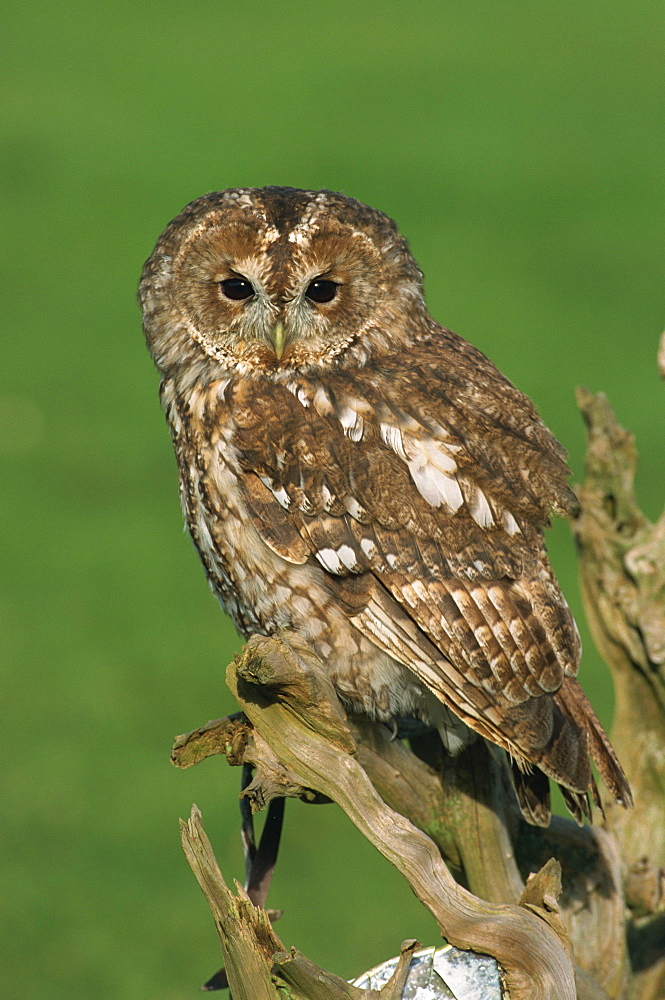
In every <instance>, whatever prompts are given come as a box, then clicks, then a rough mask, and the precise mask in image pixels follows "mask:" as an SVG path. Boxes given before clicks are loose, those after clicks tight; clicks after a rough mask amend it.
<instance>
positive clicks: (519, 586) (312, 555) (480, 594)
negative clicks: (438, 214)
mask: <svg viewBox="0 0 665 1000" xmlns="http://www.w3.org/2000/svg"><path fill="white" fill-rule="evenodd" d="M140 299H141V305H142V308H143V317H144V329H145V333H146V337H147V341H148V346H149V348H150V351H151V354H152V356H153V358H154V360H155V362H156V364H157V367H158V368H159V370H160V373H161V376H162V382H161V396H162V402H163V405H164V408H165V411H166V415H167V418H168V422H169V425H170V428H171V432H172V435H173V441H174V445H175V450H176V455H177V458H178V463H179V469H180V487H181V499H182V505H183V509H184V512H185V516H186V519H187V523H188V526H189V530H190V532H191V535H192V538H193V539H194V542H195V544H196V546H197V548H198V550H199V553H200V556H201V559H202V560H203V563H204V566H205V569H206V572H207V575H208V578H209V580H210V584H211V586H212V588H213V589H214V591H215V592H216V593H217V595H218V597H219V599H220V601H221V603H222V605H223V606H224V608H225V609H226V610H227V611H228V612H229V614H230V615H231V616H232V617H233V619H234V621H235V623H236V625H237V627H238V628H239V630H240V631H241V632H242V633H243V634H244V635H250V634H251V633H253V632H259V633H263V634H270V633H272V632H275V631H277V630H280V629H291V630H293V631H295V632H296V633H297V634H298V635H300V636H301V637H302V638H303V639H304V640H305V641H307V642H308V643H309V644H310V646H311V647H312V648H313V649H314V651H315V652H316V653H317V654H318V655H319V656H320V657H321V659H322V660H323V662H324V663H325V664H326V666H327V668H328V670H329V672H330V674H331V677H332V679H333V683H334V684H335V687H336V689H337V691H338V693H339V696H340V698H341V699H342V700H343V702H344V703H345V705H346V706H347V708H348V709H349V710H352V711H361V712H365V713H367V714H368V715H370V716H372V717H373V718H377V719H379V720H382V721H386V722H389V721H391V720H392V719H394V718H396V717H398V716H406V717H411V718H416V719H421V720H422V721H423V722H424V723H426V724H429V725H433V726H436V727H437V729H438V730H439V732H440V734H441V738H442V740H443V743H444V745H445V746H446V747H447V748H448V750H449V751H450V752H453V753H454V752H457V751H458V750H460V749H461V748H462V747H463V746H464V745H465V744H466V743H468V742H469V740H470V739H471V738H473V735H474V734H480V735H481V736H482V737H484V738H485V739H487V740H489V741H490V743H492V744H494V745H496V746H498V747H501V748H503V749H504V750H505V751H507V753H508V754H509V755H510V760H511V762H512V771H513V777H514V782H515V788H516V792H517V795H518V799H519V802H520V805H521V807H522V810H523V812H524V814H525V816H526V817H527V818H528V819H529V820H530V821H531V822H534V823H538V824H546V823H547V822H548V821H549V789H548V780H547V779H548V778H553V779H554V780H555V781H557V782H558V783H559V784H560V785H561V787H562V790H563V793H564V796H565V798H566V801H567V803H568V805H569V807H570V809H571V811H572V812H573V814H574V815H575V816H576V817H577V818H578V820H581V819H582V817H583V816H585V815H588V814H589V806H588V793H589V791H591V793H592V795H593V796H594V798H595V799H596V801H598V795H597V792H596V789H595V785H594V782H593V777H592V774H591V767H590V760H589V757H590V756H591V757H592V758H593V760H594V762H595V763H596V766H597V767H598V770H599V772H600V774H601V775H602V777H603V779H604V781H605V783H606V784H607V786H608V787H609V789H610V791H611V792H612V794H613V795H614V797H615V798H616V799H617V800H618V801H620V802H623V803H624V804H629V803H630V790H629V788H628V784H627V782H626V779H625V777H624V774H623V772H622V770H621V767H620V765H619V763H618V761H617V759H616V757H615V754H614V752H613V750H612V748H611V746H610V744H609V742H608V740H607V737H606V736H605V733H604V732H603V729H602V728H601V726H600V723H599V722H598V720H597V718H596V716H595V714H594V712H593V709H592V708H591V706H590V705H589V703H588V701H587V699H586V697H585V696H584V693H583V692H582V689H581V688H580V686H579V684H578V683H577V681H576V680H575V675H576V673H577V668H578V662H579V656H580V647H579V638H578V634H577V629H576V627H575V623H574V621H573V619H572V616H571V614H570V611H569V609H568V606H567V604H566V602H565V600H564V598H563V596H562V594H561V592H560V590H559V587H558V585H557V582H556V579H555V577H554V574H553V572H552V569H551V567H550V564H549V562H548V559H547V555H546V552H545V546H544V542H543V528H544V527H545V526H546V524H547V522H548V517H549V515H550V512H551V511H554V512H556V513H558V514H561V515H564V516H565V515H570V514H571V513H574V511H575V508H576V499H575V496H574V494H573V493H572V492H571V490H570V489H569V488H568V486H567V485H566V476H567V469H566V465H565V460H564V459H565V456H564V452H563V449H562V447H561V446H560V445H559V444H558V442H557V441H556V440H555V439H554V438H553V437H552V435H551V434H550V433H549V431H548V430H547V428H546V427H545V426H544V424H543V423H542V422H541V420H540V419H539V417H538V415H537V413H536V410H535V408H534V407H533V405H532V404H531V402H530V401H529V400H528V399H527V397H526V396H524V395H523V394H522V393H521V392H519V391H518V390H517V389H515V387H514V386H513V385H512V384H511V383H510V382H509V381H508V380H507V379H506V378H504V376H503V375H501V374H500V372H499V371H498V370H497V369H496V368H495V367H494V366H493V365H492V364H491V362H490V361H488V360H487V358H486V357H485V356H484V355H483V354H481V353H480V352H479V351H477V350H476V349H475V348H474V347H472V346H471V345H470V344H468V343H466V341H464V340H462V339H461V338H460V337H458V336H457V335H456V334H454V333H451V332H450V330H446V329H444V328H443V327H441V326H439V325H438V324H437V323H435V322H434V320H433V319H432V318H431V317H430V315H429V313H428V312H427V309H426V306H425V303H424V300H423V294H422V275H421V273H420V271H419V269H418V267H417V265H416V263H415V261H414V260H413V258H412V257H411V255H410V253H409V250H408V247H407V244H406V242H405V241H404V239H403V238H402V237H401V236H400V235H399V233H398V231H397V229H396V227H395V224H394V223H393V222H392V221H391V220H390V219H389V218H388V217H387V216H385V215H383V214H382V213H380V212H377V211H375V210H373V209H371V208H368V207H367V206H365V205H361V204H360V203H359V202H357V201H354V200H353V199H351V198H346V197H344V196H342V195H339V194H334V193H332V192H329V191H318V192H314V191H300V190H295V189H292V188H261V189H234V190H229V191H224V192H221V193H215V194H209V195H206V196H204V197H203V198H199V199H198V200H197V201H194V202H192V203H191V204H190V205H188V206H187V207H186V208H185V209H184V211H183V212H182V213H181V214H180V215H179V216H178V217H177V218H176V219H175V220H174V221H173V222H172V223H171V224H170V225H169V226H168V228H167V229H166V231H165V232H164V234H163V235H162V237H161V238H160V240H159V242H158V243H157V246H156V248H155V250H154V252H153V254H152V256H151V257H150V259H149V260H148V261H147V263H146V265H145V267H144V270H143V276H142V279H141V286H140Z"/></svg>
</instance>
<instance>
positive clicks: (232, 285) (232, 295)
mask: <svg viewBox="0 0 665 1000" xmlns="http://www.w3.org/2000/svg"><path fill="white" fill-rule="evenodd" d="M219 287H220V288H221V289H222V292H223V294H224V295H225V296H226V297H227V299H248V298H250V297H251V296H252V295H253V294H254V286H253V285H252V283H251V282H250V281H247V279H246V278H226V280H225V281H220V283H219Z"/></svg>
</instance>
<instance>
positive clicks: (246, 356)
mask: <svg viewBox="0 0 665 1000" xmlns="http://www.w3.org/2000/svg"><path fill="white" fill-rule="evenodd" d="M139 298H140V302H141V307H142V309H143V319H144V329H145V333H146V338H147V341H148V346H149V348H150V352H151V354H152V356H153V358H154V359H155V362H156V364H157V366H158V368H159V369H160V370H161V371H162V373H163V374H167V373H169V372H171V371H173V370H174V369H175V368H177V369H182V366H183V361H188V362H189V363H190V365H191V366H192V373H193V374H194V373H195V377H196V378H201V377H202V376H204V375H206V374H207V376H208V377H216V376H218V375H223V374H224V373H228V372H229V371H241V372H247V373H249V372H252V371H261V372H263V373H265V372H266V371H268V372H270V371H284V370H289V369H290V370H293V369H303V368H312V367H314V368H317V367H326V366H329V365H332V364H335V363H336V360H337V359H338V358H339V357H340V356H342V355H343V354H344V353H345V352H346V351H347V350H349V349H350V348H352V347H353V345H359V346H361V347H362V346H363V345H367V344H369V343H371V342H372V341H376V342H377V343H379V342H381V340H382V339H383V340H385V339H386V338H387V337H388V338H389V339H390V341H391V342H393V343H394V340H395V339H399V336H400V334H401V335H402V336H403V338H407V336H408V331H409V329H413V322H414V315H415V316H421V315H422V317H423V318H424V317H426V312H425V307H424V303H423V298H422V274H421V272H420V270H419V269H418V266H417V265H416V263H415V261H414V260H413V258H412V257H411V254H410V253H409V250H408V246H407V244H406V241H405V240H404V239H403V238H402V237H401V236H400V234H399V233H398V231H397V228H396V226H395V223H394V222H393V221H392V220H391V219H389V218H388V216H386V215H383V214H382V213H381V212H377V211H375V210H374V209H372V208H368V207H367V206H366V205H363V204H361V203H360V202H358V201H355V200H354V199H353V198H346V197H345V196H344V195H341V194H335V193H333V192H331V191H301V190H298V189H295V188H279V187H266V188H233V189H230V190H228V191H222V192H215V193H212V194H207V195H204V196H203V197H202V198H198V199H197V200H196V201H193V202H192V203H191V204H189V205H187V207H186V208H185V209H184V210H183V211H182V212H181V213H180V215H179V216H177V218H175V219H174V220H173V222H171V223H170V225H169V226H168V227H167V229H166V230H165V231H164V233H163V234H162V236H161V237H160V239H159V240H158V242H157V245H156V247H155V249H154V251H153V253H152V255H151V256H150V258H149V259H148V261H147V262H146V264H145V266H144V268H143V274H142V277H141V284H140V288H139Z"/></svg>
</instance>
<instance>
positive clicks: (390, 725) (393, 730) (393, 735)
mask: <svg viewBox="0 0 665 1000" xmlns="http://www.w3.org/2000/svg"><path fill="white" fill-rule="evenodd" d="M384 725H385V727H386V729H389V730H390V743H394V742H395V740H396V739H397V736H398V734H399V726H398V725H397V719H391V720H390V721H389V722H386V723H384Z"/></svg>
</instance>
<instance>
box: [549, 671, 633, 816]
mask: <svg viewBox="0 0 665 1000" xmlns="http://www.w3.org/2000/svg"><path fill="white" fill-rule="evenodd" d="M555 701H556V702H557V703H558V704H559V705H560V706H561V708H562V709H563V711H564V712H565V714H566V715H567V716H568V717H569V718H571V719H572V720H573V722H575V723H576V725H577V726H578V728H579V729H581V730H582V732H584V733H586V736H587V739H588V742H589V753H590V754H591V758H592V760H593V762H594V764H595V765H596V767H597V768H598V773H599V774H600V776H601V778H602V779H603V782H604V783H605V785H606V786H607V788H608V789H609V791H610V792H611V793H612V795H613V796H614V798H615V799H616V801H617V802H618V803H619V804H620V805H622V806H624V808H626V809H628V808H629V807H630V806H632V805H633V793H632V792H631V790H630V785H629V784H628V779H627V778H626V775H625V774H624V771H623V768H622V767H621V764H620V763H619V759H618V757H617V755H616V753H615V752H614V747H613V746H612V744H611V743H610V741H609V740H608V738H607V734H606V733H605V730H604V729H603V727H602V726H601V724H600V721H599V719H598V716H597V715H596V713H595V712H594V710H593V708H592V707H591V704H590V702H589V699H588V698H587V696H586V695H585V693H584V691H583V690H582V688H581V687H580V685H579V684H578V682H577V681H576V680H575V679H574V678H573V677H566V679H565V681H564V682H563V685H562V686H561V688H560V689H559V691H558V692H557V694H556V695H555ZM592 782H593V779H592ZM590 788H591V792H592V795H593V798H594V802H595V803H596V804H597V805H598V806H600V796H599V795H598V790H597V789H596V787H595V783H593V784H592V785H590ZM600 808H602V807H600Z"/></svg>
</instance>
